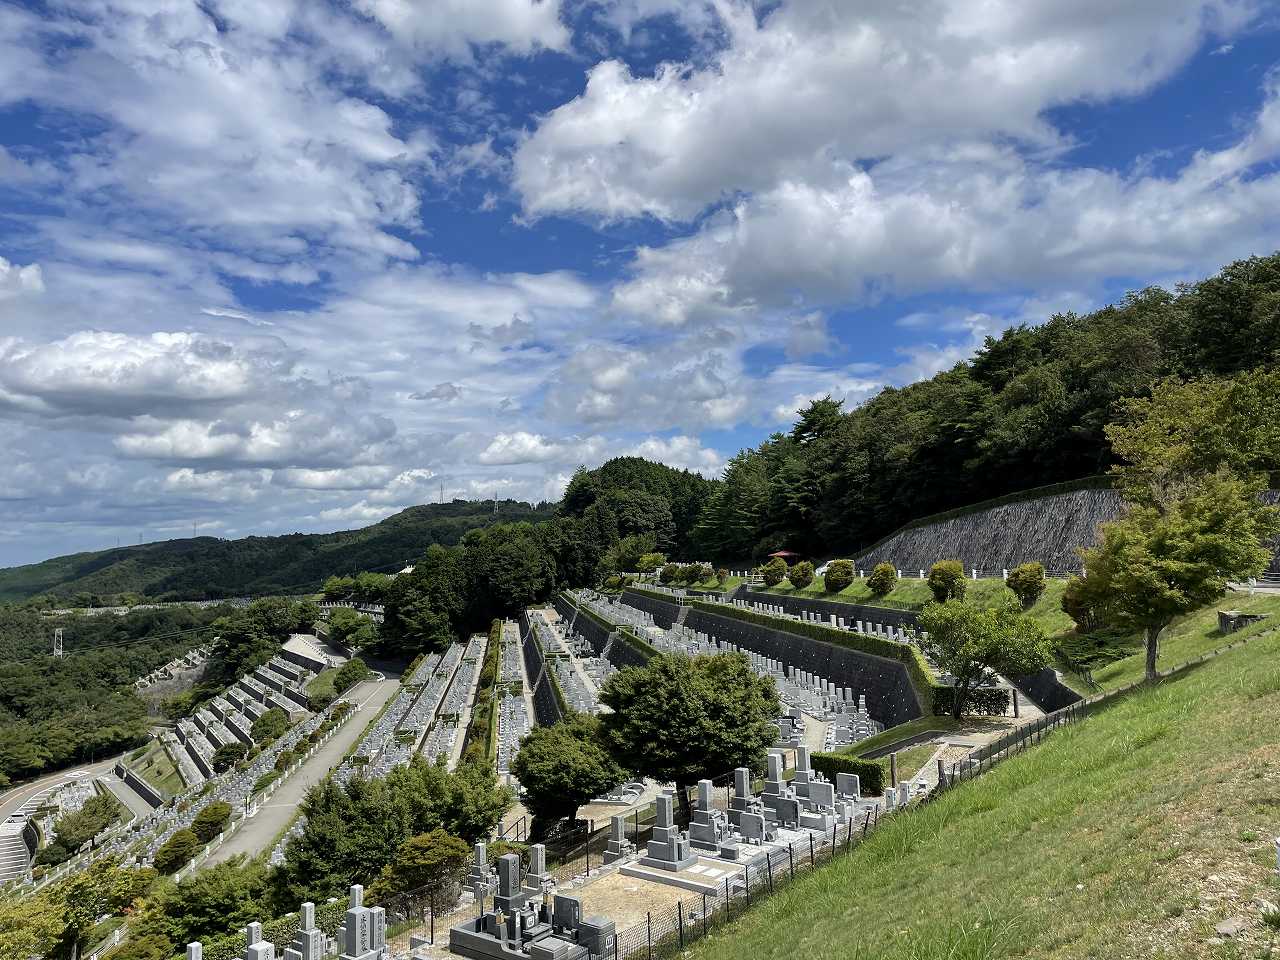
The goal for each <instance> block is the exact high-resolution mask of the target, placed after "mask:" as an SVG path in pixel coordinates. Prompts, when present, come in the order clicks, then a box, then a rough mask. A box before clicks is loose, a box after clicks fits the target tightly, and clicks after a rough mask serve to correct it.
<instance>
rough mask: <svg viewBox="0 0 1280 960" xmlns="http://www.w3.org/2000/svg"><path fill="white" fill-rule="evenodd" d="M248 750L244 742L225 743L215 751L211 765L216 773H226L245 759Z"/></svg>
mask: <svg viewBox="0 0 1280 960" xmlns="http://www.w3.org/2000/svg"><path fill="white" fill-rule="evenodd" d="M264 716H265V714H264ZM248 752H249V748H248V747H246V746H245V745H244V744H243V743H239V742H235V743H224V744H223V745H222V746H220V747H219V748H218V749H217V750H215V751H214V752H213V758H212V759H211V760H210V761H209V765H210V766H211V767H213V772H214V773H225V772H226V771H227V770H230V769H231V768H232V767H234V766H235V765H236V764H237V763H239V762H240V761H241V760H243V759H244V755H245V754H246V753H248Z"/></svg>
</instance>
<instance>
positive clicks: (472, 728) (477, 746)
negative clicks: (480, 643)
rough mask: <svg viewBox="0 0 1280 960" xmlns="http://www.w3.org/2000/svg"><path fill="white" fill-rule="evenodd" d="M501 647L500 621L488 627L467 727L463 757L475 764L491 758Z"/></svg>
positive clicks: (495, 621)
mask: <svg viewBox="0 0 1280 960" xmlns="http://www.w3.org/2000/svg"><path fill="white" fill-rule="evenodd" d="M501 645H502V621H501V620H498V619H494V621H493V622H492V623H491V624H490V625H489V644H488V646H487V647H485V651H484V661H483V662H482V664H481V666H480V680H479V681H478V683H477V684H476V696H475V705H474V707H473V708H472V710H471V722H470V723H469V724H467V733H466V745H465V746H464V747H463V748H462V755H463V756H464V757H470V758H473V759H477V760H489V759H492V757H493V739H494V738H493V729H492V728H493V725H494V723H495V720H494V705H495V703H496V701H497V698H496V696H495V695H494V688H495V687H496V686H497V682H498V649H499V647H501Z"/></svg>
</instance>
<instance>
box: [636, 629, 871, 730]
mask: <svg viewBox="0 0 1280 960" xmlns="http://www.w3.org/2000/svg"><path fill="white" fill-rule="evenodd" d="M654 646H655V647H657V648H658V649H659V650H663V651H677V652H680V653H685V654H688V655H689V656H713V655H715V654H718V653H741V654H743V655H745V656H746V657H747V660H748V662H749V663H750V664H751V668H752V669H753V670H754V671H755V672H756V673H757V674H758V675H759V676H762V677H771V678H772V679H773V681H774V684H775V686H776V687H777V690H778V698H779V700H780V701H781V702H782V708H783V714H782V716H781V717H780V718H779V720H778V730H779V738H778V743H779V745H780V746H792V747H793V746H798V745H800V744H802V743H804V742H805V741H806V737H805V735H806V729H807V725H806V722H805V718H806V716H807V717H811V718H813V719H814V720H816V721H818V723H819V729H818V734H819V735H820V737H821V741H820V742H821V744H822V747H823V749H832V748H834V747H837V746H842V745H845V744H850V743H856V742H858V741H859V740H865V739H866V738H867V737H871V736H874V735H875V734H877V733H881V732H882V731H883V730H884V725H883V724H881V723H879V722H878V721H876V720H873V719H872V718H871V715H870V713H869V712H868V711H867V702H866V696H865V695H863V694H862V693H861V692H860V691H855V690H854V689H853V688H852V687H842V686H838V685H837V684H835V683H834V682H832V681H831V680H829V679H827V678H825V677H821V676H817V675H816V674H813V673H811V672H809V671H807V670H802V669H799V668H797V667H794V666H784V665H783V664H782V662H781V661H780V660H775V659H773V658H771V657H766V656H764V655H763V654H759V653H756V652H754V651H752V650H744V649H741V648H739V647H738V646H737V644H734V643H730V642H728V641H722V640H718V639H716V638H715V637H712V636H709V635H707V634H705V633H701V632H699V631H697V630H695V629H693V628H692V627H688V626H684V625H682V624H676V626H675V627H673V628H672V629H671V630H669V631H667V632H666V633H665V634H664V635H662V636H661V637H655V638H654ZM818 742H819V741H818V740H815V741H814V744H813V745H817V743H818Z"/></svg>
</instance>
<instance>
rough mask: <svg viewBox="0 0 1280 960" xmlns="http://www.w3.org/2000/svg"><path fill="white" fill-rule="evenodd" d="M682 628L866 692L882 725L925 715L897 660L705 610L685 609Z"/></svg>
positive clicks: (888, 725) (905, 673)
mask: <svg viewBox="0 0 1280 960" xmlns="http://www.w3.org/2000/svg"><path fill="white" fill-rule="evenodd" d="M685 626H687V627H689V628H690V629H692V630H696V631H698V632H699V633H705V634H707V635H708V636H711V637H715V638H716V639H717V640H727V641H728V642H730V643H734V644H737V645H738V646H739V647H742V648H743V649H745V650H750V651H752V652H753V653H759V654H763V655H764V656H766V657H771V658H773V659H774V660H779V661H781V662H782V663H783V665H784V666H788V667H798V668H799V669H801V670H808V671H810V672H812V673H815V674H817V675H818V676H820V677H824V678H826V679H828V680H831V681H832V682H833V683H836V684H838V685H839V686H841V687H849V688H850V689H851V690H853V694H854V696H857V695H859V694H862V695H864V696H866V698H867V711H868V712H869V713H870V714H871V716H872V719H875V720H879V721H880V722H881V723H883V724H884V725H885V727H886V729H887V728H889V727H894V726H897V725H898V724H900V723H906V722H907V721H908V720H915V719H916V718H918V717H920V716H921V715H922V714H923V711H922V710H921V708H920V700H919V698H918V697H917V695H916V691H915V687H913V686H912V685H911V677H910V676H909V675H908V673H907V668H906V666H905V665H904V664H901V663H899V662H898V661H896V660H889V659H886V658H884V657H877V656H873V655H872V654H869V653H862V652H860V651H857V650H848V649H846V648H844V647H837V646H835V645H834V644H830V643H823V642H822V641H820V640H811V639H810V638H808V637H802V636H799V635H797V634H794V633H787V632H785V631H783V630H774V629H771V628H769V627H763V626H760V625H759V624H754V623H747V622H746V621H744V620H736V619H734V618H733V617H723V616H719V615H717V614H714V613H708V612H707V611H705V610H691V611H689V614H688V616H687V617H686V618H685Z"/></svg>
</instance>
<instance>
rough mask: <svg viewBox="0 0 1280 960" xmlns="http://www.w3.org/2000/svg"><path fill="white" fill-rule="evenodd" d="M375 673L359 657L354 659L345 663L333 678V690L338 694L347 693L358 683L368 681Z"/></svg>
mask: <svg viewBox="0 0 1280 960" xmlns="http://www.w3.org/2000/svg"><path fill="white" fill-rule="evenodd" d="M371 676H373V671H372V670H370V669H369V667H368V665H367V664H365V662H364V661H363V660H361V659H360V658H359V657H352V658H351V659H350V660H348V661H347V662H346V663H344V664H343V665H342V666H341V667H340V668H339V669H338V672H337V673H336V674H335V675H334V678H333V689H334V690H336V691H337V692H338V693H340V694H341V693H346V692H347V691H348V690H350V689H351V688H352V687H354V686H355V685H356V684H357V683H361V682H363V681H365V680H368V679H369V678H370V677H371Z"/></svg>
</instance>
